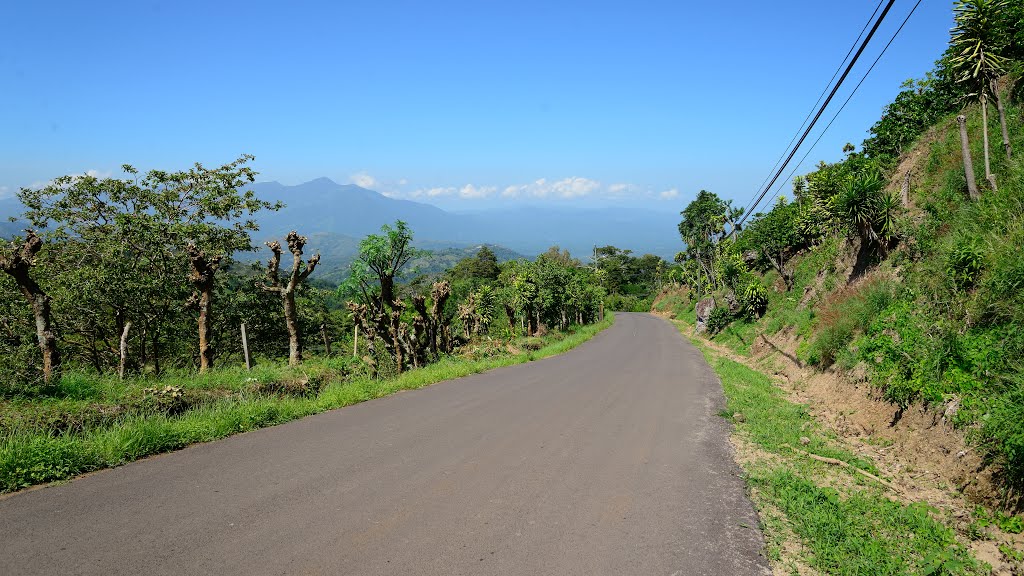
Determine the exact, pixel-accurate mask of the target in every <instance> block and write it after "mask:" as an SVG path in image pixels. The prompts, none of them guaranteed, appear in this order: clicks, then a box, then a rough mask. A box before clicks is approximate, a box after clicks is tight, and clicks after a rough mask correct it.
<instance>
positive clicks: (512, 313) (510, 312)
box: [505, 304, 516, 333]
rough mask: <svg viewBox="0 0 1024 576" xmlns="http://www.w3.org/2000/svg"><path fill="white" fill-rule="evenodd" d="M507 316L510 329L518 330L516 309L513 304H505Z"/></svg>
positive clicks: (512, 330)
mask: <svg viewBox="0 0 1024 576" xmlns="http://www.w3.org/2000/svg"><path fill="white" fill-rule="evenodd" d="M505 316H506V317H507V318H508V329H509V330H510V331H511V332H513V333H515V331H516V309H515V308H513V307H512V305H511V304H505Z"/></svg>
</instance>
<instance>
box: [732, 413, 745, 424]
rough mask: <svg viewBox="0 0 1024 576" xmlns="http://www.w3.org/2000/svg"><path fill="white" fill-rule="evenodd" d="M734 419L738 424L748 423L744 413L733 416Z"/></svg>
mask: <svg viewBox="0 0 1024 576" xmlns="http://www.w3.org/2000/svg"><path fill="white" fill-rule="evenodd" d="M732 419H733V420H735V421H737V422H746V421H747V417H746V416H744V415H743V413H742V412H737V413H735V414H733V415H732Z"/></svg>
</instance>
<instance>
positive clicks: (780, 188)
mask: <svg viewBox="0 0 1024 576" xmlns="http://www.w3.org/2000/svg"><path fill="white" fill-rule="evenodd" d="M921 2H922V0H917V3H916V4H914V7H913V8H911V9H910V13H909V14H907V17H906V18H904V19H903V23H902V24H900V27H899V28H897V29H896V32H895V33H894V34H893V35H892V38H890V39H889V42H888V43H887V44H886V45H885V47H884V48H882V51H881V52H880V53H879V54H878V57H877V58H875V61H874V62H872V63H871V66H870V67H869V68H868V70H867V72H865V73H864V76H863V77H861V79H860V82H857V85H856V86H854V87H853V91H851V92H850V95H849V96H847V97H846V101H845V102H843V105H842V106H840V107H839V110H837V111H836V113H835V115H833V116H832V119H831V120H829V121H828V124H827V125H826V126H825V129H824V130H822V131H821V134H818V138H817V139H816V140H815V141H814V143H813V144H811V147H810V148H808V149H807V152H805V153H804V155H803V157H802V158H800V161H799V162H797V164H796V168H793V171H792V172H790V173H789V176H787V177H786V180H785V181H784V182H789V181H792V180H793V176H794V175H796V172H797V170H799V169H800V166H802V165H803V163H804V161H805V160H807V157H808V156H810V155H811V152H812V151H814V148H815V146H817V145H818V142H821V138H822V136H824V135H825V133H826V132H828V129H829V128H831V127H832V123H833V122H835V121H836V118H838V117H839V115H840V114H842V112H843V109H844V108H846V105H847V104H849V103H850V100H852V99H853V95H854V94H856V93H857V90H858V89H859V88H860V86H861V84H863V83H864V81H865V80H867V78H868V74H871V71H872V70H874V69H875V65H876V64H878V61H879V60H881V59H882V56H884V55H885V52H886V50H888V49H889V46H891V45H892V43H893V41H894V40H896V37H897V36H899V34H900V32H902V31H903V27H904V26H906V25H907V22H909V21H910V17H911V16H913V15H914V12H916V11H917V7H918V6H920V5H921ZM782 185H783V184H780V185H779V187H778V188H777V189H776V190H775V193H774V194H772V196H771V198H769V199H768V204H771V203H772V201H773V200H775V198H776V197H778V195H779V192H781V191H782Z"/></svg>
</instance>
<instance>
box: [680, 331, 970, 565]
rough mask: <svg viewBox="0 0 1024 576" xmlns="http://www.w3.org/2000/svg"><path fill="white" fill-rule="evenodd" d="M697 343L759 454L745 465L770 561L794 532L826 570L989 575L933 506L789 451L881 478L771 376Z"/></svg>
mask: <svg viewBox="0 0 1024 576" xmlns="http://www.w3.org/2000/svg"><path fill="white" fill-rule="evenodd" d="M694 343H695V344H696V345H697V346H698V347H700V348H701V349H702V351H703V352H704V355H705V358H706V359H707V361H708V362H709V363H710V364H711V365H712V367H713V368H714V369H715V372H716V373H718V375H719V377H720V379H721V381H722V387H723V390H724V392H725V396H726V400H727V409H726V411H725V412H724V413H723V416H726V417H729V418H730V419H732V415H734V414H737V413H738V414H742V415H743V418H738V419H735V420H734V423H735V426H736V433H737V434H738V435H739V436H740V437H741V438H743V439H744V440H745V441H746V442H749V443H750V444H752V445H753V446H754V447H756V448H757V449H758V450H759V451H760V453H761V454H762V456H761V457H758V458H756V459H755V460H754V461H752V462H750V463H748V464H746V465H745V473H746V480H747V482H748V484H749V485H750V486H751V487H752V488H754V489H755V490H754V491H753V492H752V494H753V497H754V500H755V504H757V506H758V508H759V510H760V511H761V515H762V518H763V523H762V529H763V531H764V532H765V539H766V541H767V543H768V544H767V547H768V549H767V551H766V552H767V555H768V557H769V558H770V559H772V560H774V561H776V562H779V561H780V560H782V554H781V550H782V547H783V542H784V541H785V540H786V538H787V536H786V534H787V533H792V534H795V535H796V537H797V538H799V541H800V543H801V544H802V548H803V550H805V552H804V557H803V558H802V560H803V561H804V562H806V563H807V564H808V565H810V566H811V567H813V568H815V569H817V570H819V571H820V572H821V573H824V574H864V575H877V574H894V575H895V574H964V575H969V574H984V573H985V572H984V567H982V566H980V565H979V564H978V563H977V561H975V560H974V559H973V558H972V557H971V556H970V554H969V553H968V552H967V550H966V548H965V547H964V546H963V545H962V544H961V543H960V542H959V541H958V540H957V539H956V536H955V533H954V531H953V530H952V529H951V528H949V527H948V526H947V525H945V524H944V523H943V522H942V521H941V520H940V518H939V514H938V512H937V511H935V510H934V509H932V508H930V507H928V506H925V505H923V504H919V503H914V504H909V505H907V504H903V503H901V502H897V501H894V500H892V499H890V498H888V495H887V494H886V493H885V492H884V491H883V488H882V487H881V486H880V485H878V484H877V483H875V482H873V481H871V480H869V479H866V478H864V477H862V476H861V475H860V474H856V473H854V472H852V471H849V470H847V469H845V468H841V467H836V466H831V465H828V464H824V463H820V462H817V461H814V460H811V459H809V458H806V457H804V456H803V455H801V454H799V453H797V452H795V451H794V450H792V449H791V447H794V446H795V447H799V448H800V449H802V450H806V451H807V452H810V453H812V454H817V455H820V456H825V457H831V458H837V459H840V460H843V461H845V462H847V463H849V464H851V465H853V466H855V467H857V468H860V469H863V470H866V471H870V472H872V473H874V474H876V475H878V470H877V469H876V468H875V466H874V465H873V464H872V463H871V462H869V461H867V460H865V459H863V458H859V457H856V456H855V455H853V454H852V453H850V452H849V451H847V450H844V449H842V448H839V447H837V446H836V443H835V441H834V438H833V437H832V436H831V435H830V434H828V433H826V432H824V431H822V430H821V428H820V426H818V424H817V423H816V421H815V420H814V419H813V417H812V416H811V415H810V414H809V413H808V410H807V407H806V406H803V405H800V404H795V403H793V402H790V401H789V400H787V399H786V397H785V394H784V393H783V392H782V390H780V389H779V388H778V387H776V386H775V385H774V384H773V383H772V381H771V379H770V378H769V377H768V376H766V375H764V374H762V373H760V372H757V371H755V370H752V369H750V368H748V367H746V366H744V365H743V364H739V363H737V362H734V361H732V360H729V359H726V358H722V357H719V356H717V355H716V354H714V353H712V352H711V351H710V350H709V349H707V348H706V347H704V346H702V345H701V344H700V342H699V341H694ZM801 437H803V438H804V439H805V440H806V444H803V445H801V442H800V438H801ZM830 479H831V480H830Z"/></svg>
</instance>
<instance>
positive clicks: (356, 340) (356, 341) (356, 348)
mask: <svg viewBox="0 0 1024 576" xmlns="http://www.w3.org/2000/svg"><path fill="white" fill-rule="evenodd" d="M352 357H353V358H359V324H356V326H355V337H354V338H352Z"/></svg>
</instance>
